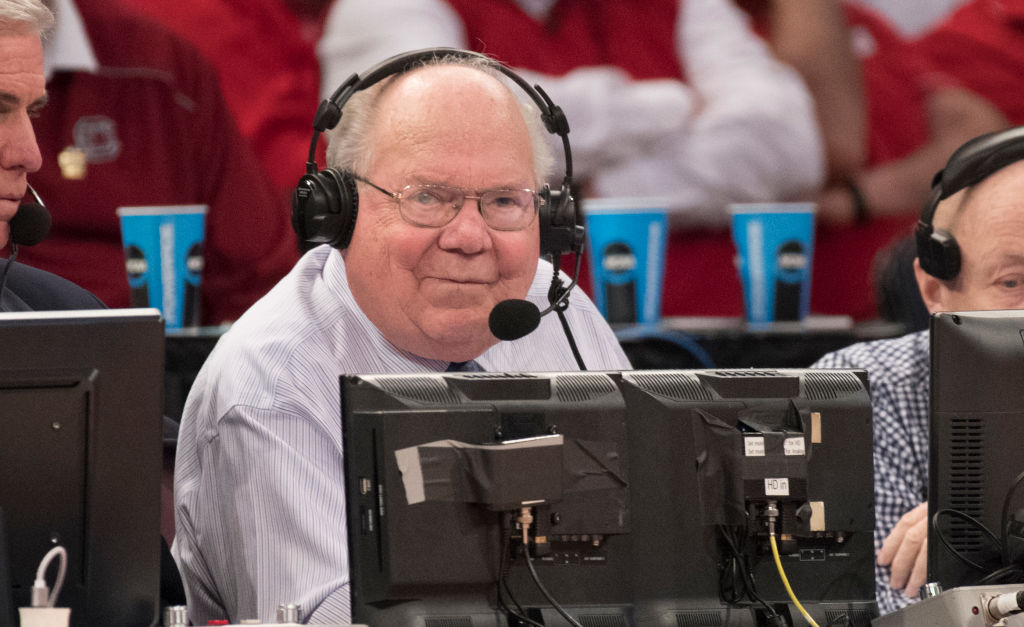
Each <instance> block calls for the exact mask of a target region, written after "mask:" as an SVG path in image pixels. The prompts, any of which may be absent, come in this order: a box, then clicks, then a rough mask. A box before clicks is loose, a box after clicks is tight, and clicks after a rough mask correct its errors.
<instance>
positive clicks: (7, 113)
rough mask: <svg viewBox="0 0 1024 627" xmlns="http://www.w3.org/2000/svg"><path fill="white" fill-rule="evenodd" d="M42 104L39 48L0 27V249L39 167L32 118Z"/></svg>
mask: <svg viewBox="0 0 1024 627" xmlns="http://www.w3.org/2000/svg"><path fill="white" fill-rule="evenodd" d="M45 101H46V81H45V79H44V78H43V46H42V44H41V42H40V40H39V36H38V35H35V34H19V33H13V32H11V31H9V30H3V27H2V26H0V248H2V247H3V246H6V245H7V242H8V240H9V239H10V225H9V222H10V220H11V218H12V217H13V216H14V214H15V212H17V210H18V205H19V204H20V203H21V199H22V197H23V196H24V195H25V191H26V185H27V178H26V176H27V174H28V173H29V172H35V171H36V170H38V169H39V167H40V165H42V157H41V156H40V155H39V146H38V145H36V136H35V132H34V131H33V130H32V119H31V118H32V117H34V116H35V114H36V113H37V112H38V110H39V109H40V108H41V107H42V106H43V104H44V103H45Z"/></svg>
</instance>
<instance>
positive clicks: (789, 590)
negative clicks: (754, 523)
mask: <svg viewBox="0 0 1024 627" xmlns="http://www.w3.org/2000/svg"><path fill="white" fill-rule="evenodd" d="M768 540H769V541H770V542H771V545H772V555H773V556H774V557H775V567H776V568H778V569H779V578H780V579H782V585H784V586H785V587H786V592H787V593H788V594H789V598H790V599H792V601H793V605H795V606H796V609H798V610H800V613H801V614H803V617H804V618H805V619H806V620H807V624H809V625H810V626H811V627H818V623H816V622H814V619H813V618H811V615H810V614H808V613H807V610H805V609H804V606H803V605H800V601H799V600H797V598H796V595H795V594H793V588H791V587H790V586H789V579H787V578H786V571H784V570H783V569H782V559H781V558H779V547H778V546H776V545H775V532H774V531H772V533H771V534H769V535H768Z"/></svg>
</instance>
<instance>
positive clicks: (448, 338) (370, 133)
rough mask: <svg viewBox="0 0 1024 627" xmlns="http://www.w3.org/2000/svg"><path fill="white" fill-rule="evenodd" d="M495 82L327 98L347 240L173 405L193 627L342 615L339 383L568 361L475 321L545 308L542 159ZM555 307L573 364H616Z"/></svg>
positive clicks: (431, 80)
mask: <svg viewBox="0 0 1024 627" xmlns="http://www.w3.org/2000/svg"><path fill="white" fill-rule="evenodd" d="M374 74H375V72H374V71H373V70H371V71H368V72H367V73H366V74H364V76H369V75H374ZM499 77H500V75H499V74H498V73H496V72H495V69H494V67H493V64H492V62H491V61H490V60H489V59H487V58H486V57H482V56H480V55H469V54H464V55H458V56H456V57H447V58H442V59H440V60H434V61H432V62H431V61H428V62H427V65H426V66H425V67H424V66H415V67H413V68H412V69H407V70H404V71H403V70H402V69H397V70H396V71H395V72H392V73H391V74H390V75H388V76H387V77H386V78H384V79H382V80H380V81H378V82H376V83H374V84H373V85H372V86H369V87H368V88H366V89H361V90H360V91H358V92H357V93H355V94H354V95H353V96H352V97H351V98H350V99H347V100H346V101H345V102H343V103H342V105H343V115H342V117H341V121H340V124H339V126H338V127H337V129H336V130H335V131H334V132H333V133H332V134H331V136H330V143H329V147H328V155H327V162H328V165H329V166H330V172H334V174H330V177H335V174H337V178H338V179H344V180H343V181H341V186H340V187H341V188H344V190H345V195H346V196H349V197H350V198H351V199H352V203H354V204H355V207H347V208H346V211H347V210H348V209H352V208H355V209H357V216H358V218H357V219H355V224H354V228H353V229H352V233H351V239H350V242H347V241H346V239H347V238H345V237H341V238H340V239H336V240H333V241H335V242H337V243H336V244H335V246H337V247H338V248H340V250H337V249H335V248H334V247H332V246H329V245H324V246H320V247H318V248H314V249H312V250H311V251H309V252H308V253H307V254H306V255H305V256H304V257H303V258H302V259H301V260H300V261H299V263H298V264H297V265H296V266H295V268H294V269H293V270H292V271H291V273H290V274H289V275H288V276H287V277H285V278H284V279H283V280H282V281H281V282H280V283H279V284H278V285H277V286H276V287H274V288H273V289H272V290H271V291H270V292H269V293H268V294H267V295H266V296H265V297H264V298H263V299H261V300H260V301H259V302H257V303H256V304H255V305H254V306H253V307H252V308H251V309H249V311H248V312H246V313H245V314H244V315H243V316H242V317H241V318H240V319H239V320H238V321H237V322H236V323H235V325H234V326H233V327H232V329H231V330H230V331H229V332H228V333H227V334H225V335H224V337H223V338H222V339H221V340H220V342H219V343H218V345H217V347H216V349H215V350H214V351H213V353H212V354H211V356H210V358H209V360H208V361H207V362H206V364H205V365H204V367H203V369H202V371H201V372H200V374H199V376H198V378H197V380H196V382H195V385H194V386H193V388H192V391H191V394H190V395H189V398H188V402H187V403H186V407H185V414H184V418H183V421H182V427H181V432H180V435H179V440H178V457H177V468H176V475H175V514H176V537H175V543H174V549H173V552H174V555H175V558H176V559H177V561H178V564H179V567H180V568H181V570H182V575H183V579H184V581H185V585H186V589H187V594H188V604H189V613H190V619H191V620H192V622H193V624H206V622H207V621H208V620H211V619H223V618H227V619H230V620H232V621H234V622H238V621H240V620H243V619H254V618H258V619H260V620H263V621H264V622H267V621H271V620H273V618H274V614H275V610H276V608H277V606H278V605H279V604H280V603H297V604H299V605H301V607H302V610H303V615H304V619H306V618H308V620H309V621H310V622H314V623H317V622H340V623H344V622H346V621H347V620H348V619H349V617H350V601H349V574H348V569H349V559H348V552H347V546H346V533H345V493H344V482H343V459H342V441H341V433H342V431H341V416H340V402H339V381H338V377H339V375H340V374H342V373H386V372H438V371H445V370H450V369H457V368H462V369H475V368H482V369H484V370H488V371H531V370H533V371H565V370H576V369H578V366H577V363H576V361H575V360H574V358H573V357H572V355H571V354H570V350H569V346H568V342H567V339H566V337H565V336H564V335H563V332H562V328H561V326H560V324H559V322H558V321H557V320H555V318H554V316H550V317H545V318H542V319H541V321H540V326H539V327H538V328H537V330H536V331H534V332H533V333H530V334H528V335H526V336H525V337H523V338H522V339H519V340H514V341H507V342H499V341H498V339H497V338H496V337H495V336H494V335H492V333H491V331H490V330H489V327H488V317H489V314H490V312H491V310H492V309H493V308H494V306H495V305H496V304H497V303H498V302H500V301H502V300H505V299H522V298H526V299H529V300H531V301H533V302H535V303H537V304H538V305H539V306H542V307H543V306H546V304H547V292H548V286H549V284H550V283H551V277H552V267H551V265H550V264H548V263H547V262H539V261H538V256H539V254H540V252H541V246H540V242H541V240H542V239H543V236H544V231H543V229H544V228H545V227H544V225H543V224H541V223H540V222H541V220H540V219H539V217H538V205H540V204H541V203H543V200H542V198H543V195H542V194H538V192H537V191H535V190H540V189H542V186H543V183H544V181H545V180H546V178H547V176H548V174H549V171H550V168H551V164H552V162H553V159H552V157H551V155H550V153H549V152H548V148H546V143H545V140H544V137H543V133H544V130H543V128H542V127H540V119H539V116H538V113H537V111H536V110H532V108H531V107H528V106H526V105H523V104H521V103H520V102H519V100H518V99H517V98H516V94H515V93H514V92H513V91H512V90H510V89H509V88H508V87H506V86H505V84H504V83H503V82H501V80H499ZM501 78H503V77H501ZM318 118H319V116H318ZM321 175H322V176H323V175H324V173H321ZM335 191H337V190H335ZM355 197H357V198H358V200H356V199H355ZM551 202H555V200H554V199H552V200H551ZM541 213H542V214H543V208H541ZM342 230H344V225H343V227H342ZM565 314H566V316H567V319H568V324H569V326H570V327H571V328H572V331H573V334H574V335H575V338H576V342H577V343H578V347H579V352H580V354H581V356H582V359H583V361H584V362H585V365H586V366H587V367H588V368H591V369H606V370H615V369H625V368H628V367H629V364H628V361H627V360H626V358H625V355H624V354H623V352H622V350H621V348H620V347H619V345H618V343H617V341H616V339H615V336H614V334H613V333H612V331H611V329H610V328H609V327H608V325H607V323H605V321H604V320H603V318H602V317H601V315H600V314H599V313H598V311H597V310H596V308H595V307H594V306H593V304H592V303H591V302H590V301H589V300H588V299H587V298H586V296H584V295H583V294H582V293H581V292H580V291H578V290H576V291H574V292H573V293H572V294H571V297H570V300H569V305H568V309H567V310H566V311H565ZM461 362H467V363H466V364H462V363H461Z"/></svg>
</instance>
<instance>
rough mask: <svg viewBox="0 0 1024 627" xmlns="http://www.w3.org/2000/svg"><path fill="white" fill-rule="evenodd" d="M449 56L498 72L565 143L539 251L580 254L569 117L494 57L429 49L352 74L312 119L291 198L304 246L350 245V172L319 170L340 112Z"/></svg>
mask: <svg viewBox="0 0 1024 627" xmlns="http://www.w3.org/2000/svg"><path fill="white" fill-rule="evenodd" d="M448 57H454V58H460V59H483V60H485V61H486V62H487V64H488V65H489V66H490V67H493V68H494V69H495V70H498V71H500V72H501V73H502V74H504V75H505V76H506V77H508V78H509V79H511V80H512V81H513V82H514V83H516V84H517V85H519V87H521V88H522V89H523V91H525V92H526V94H527V95H528V96H529V97H530V98H531V99H532V100H533V102H534V103H535V104H536V105H537V108H538V109H540V112H541V120H542V121H543V122H544V128H546V129H547V131H548V132H549V133H551V134H552V135H558V136H559V137H560V138H561V139H562V149H563V151H564V157H565V176H564V177H563V178H562V185H561V188H560V189H559V190H557V191H552V190H551V189H550V187H549V186H548V185H545V186H544V188H543V189H542V190H541V191H540V192H539V194H540V196H541V198H542V200H543V202H542V203H541V208H540V211H539V214H538V220H539V222H540V252H541V255H543V256H551V257H557V256H558V255H561V254H563V253H573V254H576V255H579V253H580V251H581V250H582V246H583V227H582V226H581V225H578V224H577V223H576V222H577V220H576V206H575V202H574V201H573V198H572V193H571V191H570V185H571V183H572V152H571V150H570V148H569V123H568V121H567V120H566V119H565V114H564V113H563V112H562V109H561V108H560V107H558V106H557V105H555V104H554V103H553V102H551V99H550V98H549V97H548V95H547V94H546V93H544V90H543V89H541V87H540V86H539V85H536V86H534V87H531V86H530V84H529V83H527V82H526V81H525V80H524V79H523V78H522V77H520V76H519V75H518V74H516V73H515V72H513V71H512V70H510V69H509V68H507V67H505V66H504V65H502V64H501V63H498V62H497V61H495V60H494V59H492V58H490V57H487V56H485V55H482V54H478V53H476V52H470V51H467V50H459V49H457V48H428V49H426V50H417V51H413V52H408V53H404V54H400V55H397V56H394V57H391V58H390V59H387V60H385V61H383V62H381V63H379V64H377V65H375V66H374V67H372V68H370V69H369V70H367V71H366V72H364V73H363V75H362V77H360V76H359V75H358V74H353V75H352V76H350V77H349V78H348V79H347V80H346V81H345V82H344V83H342V84H341V86H340V87H338V89H337V90H335V92H334V94H332V95H331V97H330V98H328V99H326V100H324V101H323V102H321V103H320V106H319V107H318V108H317V111H316V117H315V118H314V119H313V140H312V141H311V142H310V146H309V158H308V160H307V161H306V174H304V175H303V176H302V178H301V179H300V180H299V184H298V185H297V186H296V189H295V192H294V193H293V194H292V227H293V228H294V229H295V232H296V233H297V234H298V236H299V238H300V239H301V240H302V241H305V242H310V243H314V244H330V245H331V246H334V247H335V248H345V247H347V246H348V244H349V241H350V240H351V239H352V231H353V229H354V228H355V224H356V213H357V211H358V209H359V194H358V192H357V191H356V181H355V178H354V176H353V173H351V172H345V171H341V170H337V169H335V168H325V169H324V170H319V169H318V168H317V165H316V154H315V153H316V146H317V141H318V140H319V138H320V134H321V133H323V132H324V131H325V130H327V129H331V128H334V127H335V126H337V125H338V122H339V121H341V115H342V108H343V107H344V106H345V103H346V102H348V100H349V98H351V97H352V96H353V94H355V93H356V92H358V91H362V90H364V89H366V88H368V87H370V86H371V85H374V84H376V83H378V82H380V81H381V80H383V79H385V78H387V77H389V76H393V75H395V74H401V73H403V72H406V71H408V70H411V69H414V68H416V67H419V66H422V65H423V64H424V63H425V62H427V61H430V60H432V59H435V58H448Z"/></svg>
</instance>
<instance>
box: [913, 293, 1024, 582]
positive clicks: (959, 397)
mask: <svg viewBox="0 0 1024 627" xmlns="http://www.w3.org/2000/svg"><path fill="white" fill-rule="evenodd" d="M1022 442H1024V311H974V312H955V313H937V314H935V315H934V316H932V319H931V441H930V452H929V469H928V477H929V479H928V515H929V519H930V521H931V524H930V525H929V537H928V581H930V582H938V583H941V584H942V586H943V587H944V588H946V589H948V588H953V587H958V586H963V585H981V584H986V583H1015V582H1024V567H1022V547H1024V511H1022V508H1024V490H1021V489H1019V486H1018V485H1017V484H1018V483H1019V475H1020V474H1021V473H1022V472H1024V446H1022ZM954 512H955V513H954ZM936 514H938V517H937V518H936ZM975 521H976V522H975ZM936 523H937V525H936ZM982 526H984V528H983V527H982ZM986 530H987V532H988V533H986ZM989 534H991V536H990V535H989Z"/></svg>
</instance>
